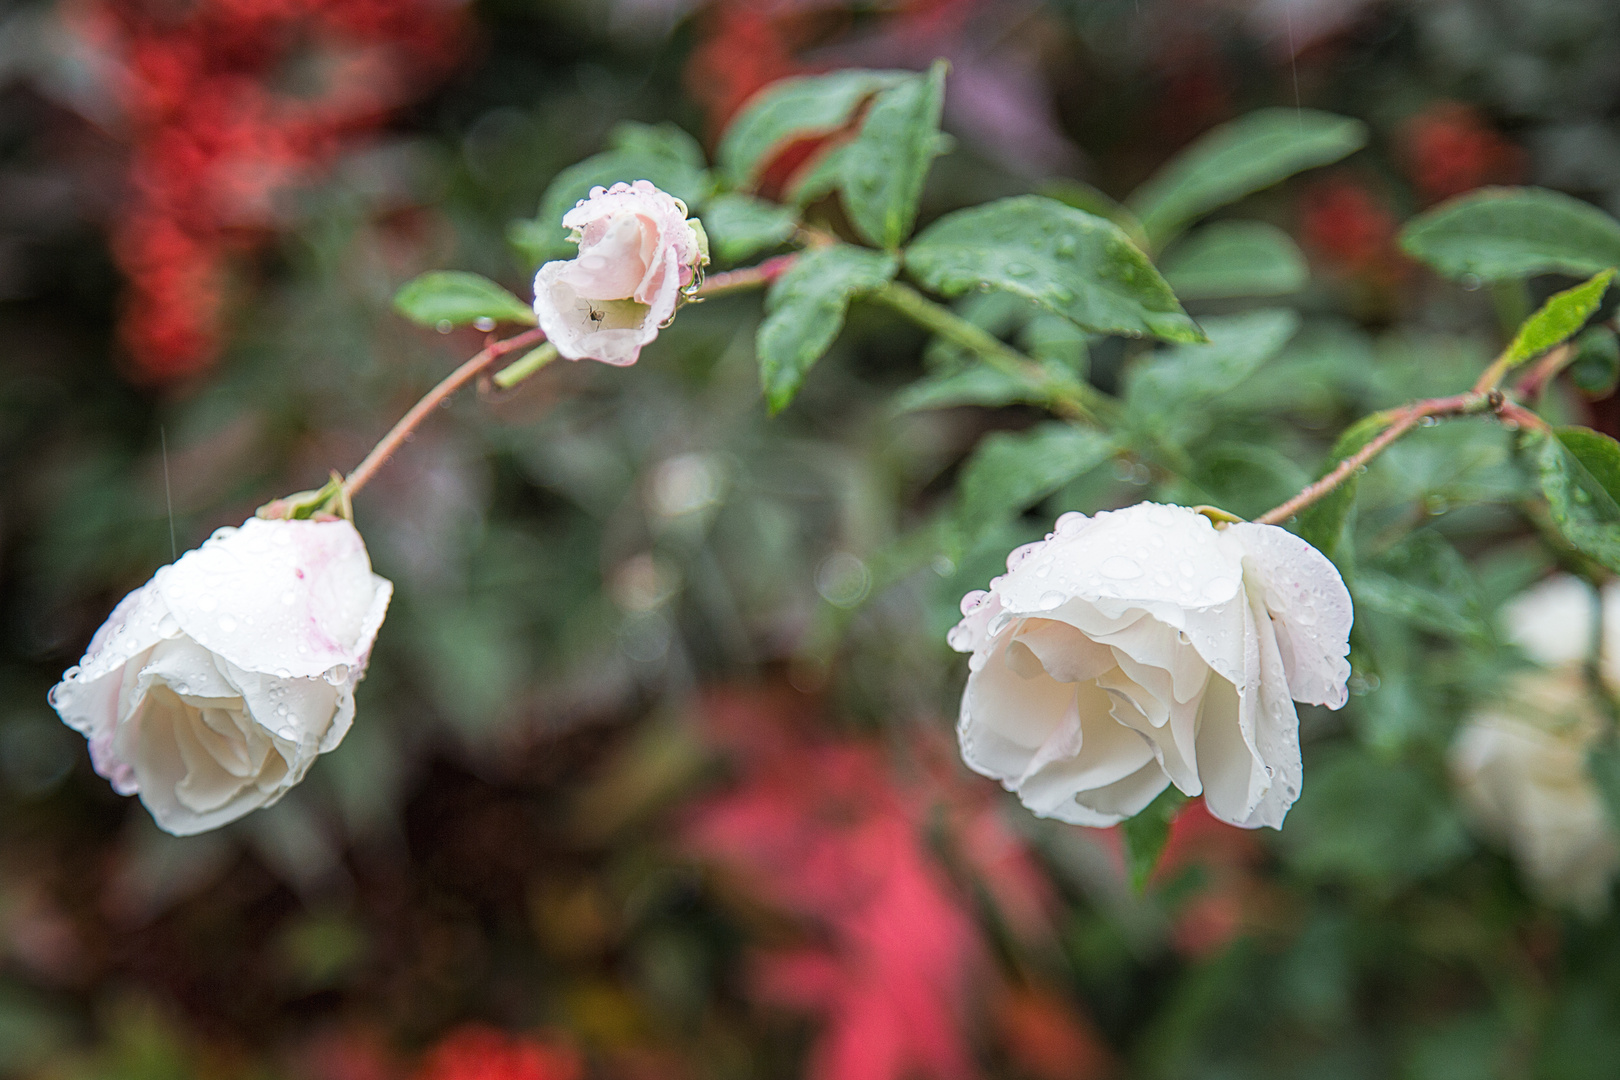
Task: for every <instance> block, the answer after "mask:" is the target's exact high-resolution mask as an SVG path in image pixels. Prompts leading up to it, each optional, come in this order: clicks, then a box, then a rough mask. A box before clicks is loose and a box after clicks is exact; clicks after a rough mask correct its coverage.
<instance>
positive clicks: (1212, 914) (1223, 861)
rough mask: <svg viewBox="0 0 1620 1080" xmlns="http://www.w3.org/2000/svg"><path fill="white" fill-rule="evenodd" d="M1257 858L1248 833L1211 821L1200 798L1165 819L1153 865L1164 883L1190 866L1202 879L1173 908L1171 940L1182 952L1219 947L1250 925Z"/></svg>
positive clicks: (1198, 953)
mask: <svg viewBox="0 0 1620 1080" xmlns="http://www.w3.org/2000/svg"><path fill="white" fill-rule="evenodd" d="M1260 857H1261V851H1260V845H1259V843H1258V842H1257V841H1256V840H1255V836H1254V834H1253V833H1251V832H1248V831H1247V830H1244V829H1239V828H1237V827H1235V826H1232V825H1228V824H1226V823H1225V822H1223V821H1217V820H1216V819H1215V817H1214V816H1213V815H1211V814H1210V812H1209V811H1208V810H1207V809H1206V808H1205V806H1204V800H1202V799H1197V800H1195V801H1193V802H1190V803H1188V804H1187V805H1186V806H1185V807H1183V808H1182V810H1181V812H1180V813H1179V814H1177V815H1176V817H1175V820H1174V821H1172V822H1171V823H1170V836H1169V839H1168V840H1166V842H1165V845H1164V851H1163V853H1162V854H1161V855H1160V856H1159V864H1158V866H1156V867H1155V868H1154V871H1153V878H1154V880H1155V881H1157V882H1160V883H1165V882H1169V881H1171V880H1173V879H1174V878H1176V877H1178V876H1179V875H1181V874H1184V873H1186V872H1188V871H1190V870H1196V871H1197V872H1199V873H1201V874H1202V875H1203V877H1204V880H1203V882H1202V883H1201V885H1200V886H1199V888H1198V890H1197V892H1196V893H1194V894H1193V895H1192V896H1191V897H1189V898H1188V899H1187V900H1186V901H1185V902H1184V903H1182V904H1181V905H1180V907H1179V908H1178V909H1177V910H1176V912H1175V915H1174V925H1173V927H1172V930H1171V940H1172V941H1173V942H1174V944H1175V946H1176V949H1177V951H1178V952H1181V953H1182V954H1183V955H1186V956H1205V955H1208V954H1210V953H1213V952H1217V951H1219V950H1220V949H1221V948H1222V947H1223V946H1225V945H1226V944H1227V943H1228V942H1230V941H1231V940H1232V939H1233V938H1234V937H1236V936H1237V935H1238V934H1240V933H1241V932H1242V931H1243V930H1244V929H1245V928H1246V926H1247V925H1248V924H1250V923H1251V921H1252V919H1253V916H1254V914H1255V912H1256V909H1257V904H1256V896H1255V895H1254V894H1255V891H1256V888H1257V879H1256V877H1255V875H1254V869H1255V867H1256V865H1257V864H1258V863H1259V861H1260Z"/></svg>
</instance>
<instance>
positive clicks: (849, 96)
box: [716, 70, 913, 189]
mask: <svg viewBox="0 0 1620 1080" xmlns="http://www.w3.org/2000/svg"><path fill="white" fill-rule="evenodd" d="M912 77H913V76H912V73H911V72H909V71H859V70H853V71H835V72H832V73H831V74H829V75H809V76H801V77H796V78H791V79H782V80H779V81H777V82H775V83H772V84H771V85H770V86H768V87H766V88H765V89H764V90H762V91H761V92H760V93H759V94H757V95H755V97H754V98H753V99H752V100H751V101H750V102H749V104H748V106H747V107H746V108H744V109H743V111H742V113H741V114H740V115H739V116H738V117H737V119H735V120H734V121H732V123H731V126H730V127H728V128H727V129H726V133H725V134H724V135H723V136H721V139H720V147H719V150H718V152H717V155H716V156H717V157H718V159H719V163H720V167H721V168H722V169H723V170H725V173H726V175H727V176H728V177H729V178H730V180H731V182H732V183H733V184H735V185H737V186H738V187H740V188H745V189H746V188H749V187H752V186H753V184H754V183H755V182H756V181H757V180H758V179H759V174H760V173H761V172H763V171H764V169H765V167H766V166H767V165H769V164H770V161H771V158H772V157H773V156H775V153H776V152H777V151H779V150H781V149H782V148H783V147H784V146H786V145H787V144H788V143H790V142H793V141H794V140H796V139H803V138H810V137H813V136H816V135H827V134H830V133H832V132H834V131H837V130H838V129H839V128H841V127H843V126H844V125H845V124H847V123H848V122H849V120H850V118H851V117H852V116H853V115H854V114H855V111H856V110H857V109H859V108H860V107H861V105H862V104H863V103H865V101H866V100H867V99H868V98H870V97H871V96H872V95H873V94H875V93H877V92H878V91H879V90H883V89H886V88H888V87H890V86H893V85H895V84H896V83H898V82H900V81H902V80H904V79H907V78H912Z"/></svg>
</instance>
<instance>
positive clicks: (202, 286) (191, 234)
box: [64, 0, 464, 382]
mask: <svg viewBox="0 0 1620 1080" xmlns="http://www.w3.org/2000/svg"><path fill="white" fill-rule="evenodd" d="M64 18H65V19H66V21H67V23H68V26H69V27H70V28H71V30H72V31H73V32H74V34H75V36H76V38H77V39H78V41H79V43H80V44H81V46H83V47H84V48H85V49H86V51H87V52H88V53H89V54H91V55H92V56H94V57H95V60H96V64H97V66H98V68H100V69H101V70H103V71H105V72H108V73H109V79H110V85H109V86H108V87H107V89H108V92H109V94H110V96H111V98H112V99H113V102H114V103H115V104H116V105H117V107H118V108H119V110H120V111H121V113H122V115H123V120H124V122H125V133H126V137H127V140H128V142H129V146H130V164H129V188H130V190H129V195H128V198H127V199H126V201H125V204H124V206H123V208H122V210H121V213H120V216H119V218H118V220H117V221H116V222H115V224H114V226H113V235H112V247H113V257H114V260H115V261H116V262H117V264H118V266H119V268H120V269H121V270H122V271H123V272H124V274H125V276H126V278H127V281H128V288H127V292H126V294H125V296H124V299H123V310H122V312H121V316H120V326H119V330H120V338H121V339H122V342H123V345H124V348H125V349H126V350H127V352H128V355H129V359H130V362H131V367H132V369H133V370H132V373H133V375H134V376H135V377H136V378H138V379H140V380H143V381H147V382H163V381H168V380H173V379H178V378H183V377H185V376H187V375H191V374H195V373H197V372H199V371H201V370H203V369H205V368H206V367H207V366H208V365H209V364H210V363H211V362H212V361H213V359H214V357H215V355H216V354H217V352H218V350H219V348H220V345H221V341H222V337H223V329H224V328H223V326H222V320H223V318H224V314H225V310H224V309H225V300H226V292H227V284H228V278H229V277H230V270H231V263H232V259H233V256H236V255H238V254H240V253H242V252H245V251H249V250H251V249H252V247H253V246H254V244H255V243H256V242H257V241H258V240H259V239H261V238H262V236H263V235H264V233H265V232H266V231H267V230H269V229H272V228H274V226H275V223H276V213H275V200H276V197H277V196H278V195H279V194H280V193H281V192H283V191H285V190H287V189H288V188H289V187H290V186H292V185H296V184H300V183H305V182H308V181H309V180H310V179H312V178H313V177H314V176H315V175H317V174H318V172H319V170H320V169H321V168H322V167H323V166H324V165H326V164H327V163H329V162H330V161H331V160H332V159H333V158H334V157H335V156H336V155H337V154H338V153H339V152H340V151H341V150H342V149H344V148H345V147H346V146H349V145H351V144H352V142H353V140H354V139H355V138H356V137H357V136H360V135H363V134H364V133H366V132H368V131H372V130H374V129H376V128H377V127H378V126H379V125H380V124H381V123H382V122H383V121H384V120H386V118H387V117H388V114H389V113H390V111H392V110H393V109H395V108H397V107H398V106H399V105H401V104H402V103H404V102H405V101H407V100H409V99H410V98H411V97H412V96H413V95H415V94H417V93H419V92H420V91H421V89H422V88H423V87H425V86H426V85H428V84H430V83H431V82H432V81H434V80H436V79H437V78H439V77H440V76H441V75H443V74H444V73H445V72H446V71H447V70H448V68H449V66H450V65H451V64H453V63H454V62H455V60H456V58H457V57H458V55H459V54H460V51H461V42H462V39H463V27H464V17H463V15H462V13H461V9H460V8H459V6H456V5H449V4H444V3H441V2H439V0H196V2H194V3H188V4H173V3H165V2H163V0H81V2H80V3H78V4H76V5H74V6H71V7H69V8H68V9H67V11H66V12H65V15H64Z"/></svg>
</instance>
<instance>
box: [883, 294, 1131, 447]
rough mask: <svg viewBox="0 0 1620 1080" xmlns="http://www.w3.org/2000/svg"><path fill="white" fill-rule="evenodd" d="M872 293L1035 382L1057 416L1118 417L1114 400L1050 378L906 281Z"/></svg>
mask: <svg viewBox="0 0 1620 1080" xmlns="http://www.w3.org/2000/svg"><path fill="white" fill-rule="evenodd" d="M872 298H873V299H874V300H877V301H879V302H880V303H883V304H885V305H887V306H888V307H890V308H892V309H893V310H894V311H897V312H899V313H900V314H901V315H904V316H905V317H906V318H908V319H910V320H911V321H913V322H915V323H916V324H917V325H918V326H921V327H922V328H923V329H925V330H928V331H931V332H932V333H934V334H937V335H938V336H939V337H941V338H943V339H944V340H946V341H949V342H950V343H951V344H953V345H957V346H960V347H961V348H964V349H967V350H968V351H969V352H972V353H974V354H975V355H977V356H978V357H979V358H980V359H982V360H983V361H984V362H985V363H987V364H989V365H990V366H991V367H993V368H995V369H996V370H997V371H1000V372H1002V373H1003V374H1005V375H1010V376H1012V377H1013V378H1015V379H1018V380H1019V381H1021V382H1026V383H1030V384H1033V385H1035V386H1037V387H1039V388H1040V389H1041V390H1042V391H1043V392H1044V393H1045V394H1046V400H1047V404H1048V405H1049V406H1050V407H1051V409H1052V411H1053V412H1055V413H1057V414H1059V415H1060V416H1066V417H1068V418H1070V419H1074V420H1085V421H1090V422H1093V423H1110V422H1112V421H1114V420H1117V419H1118V417H1119V406H1118V405H1117V403H1115V402H1114V401H1113V400H1112V399H1110V398H1109V397H1108V396H1107V395H1105V394H1103V393H1102V392H1101V391H1099V390H1096V389H1094V388H1092V387H1090V386H1086V385H1085V384H1083V383H1080V382H1075V381H1073V380H1068V379H1058V378H1054V377H1053V375H1052V373H1051V372H1050V371H1048V370H1047V369H1046V368H1044V367H1042V366H1041V365H1040V364H1038V363H1036V362H1035V361H1034V360H1032V359H1030V358H1029V357H1027V356H1025V355H1024V354H1023V353H1021V352H1019V351H1018V350H1017V349H1014V348H1013V347H1012V346H1010V345H1008V344H1006V343H1005V342H1003V341H1002V340H1001V339H1000V338H997V337H995V336H994V335H993V334H990V333H988V332H986V331H985V330H983V329H981V328H980V327H977V326H975V325H973V324H972V323H970V322H968V321H967V320H966V319H964V318H962V317H961V316H960V315H958V314H956V312H954V311H952V310H951V309H950V308H947V307H945V306H944V305H942V304H937V303H935V302H934V301H932V300H930V299H928V298H927V297H926V296H924V295H923V294H922V293H920V292H918V291H917V290H916V289H913V288H912V287H911V286H909V285H904V284H902V283H900V282H897V281H891V282H889V283H888V284H887V285H885V286H883V288H881V289H879V290H877V291H876V292H874V293H873V294H872Z"/></svg>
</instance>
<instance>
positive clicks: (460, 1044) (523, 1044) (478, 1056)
mask: <svg viewBox="0 0 1620 1080" xmlns="http://www.w3.org/2000/svg"><path fill="white" fill-rule="evenodd" d="M583 1071H584V1070H583V1066H582V1065H581V1063H580V1059H579V1055H578V1054H576V1053H574V1051H572V1050H570V1049H568V1048H566V1047H559V1046H553V1045H548V1044H545V1043H541V1042H538V1041H536V1040H534V1039H529V1038H524V1037H521V1036H516V1035H508V1034H506V1033H505V1032H503V1031H498V1030H496V1029H495V1028H491V1027H484V1026H482V1025H479V1024H468V1025H466V1026H464V1027H460V1028H457V1029H456V1030H454V1031H452V1032H451V1033H450V1034H448V1035H446V1036H445V1037H444V1038H443V1039H441V1040H440V1041H439V1043H438V1045H437V1046H435V1047H434V1048H433V1049H432V1050H430V1051H428V1055H427V1057H426V1058H425V1059H424V1060H423V1062H422V1068H421V1070H420V1071H419V1072H418V1073H417V1074H416V1080H579V1078H580V1076H581V1075H583Z"/></svg>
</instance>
